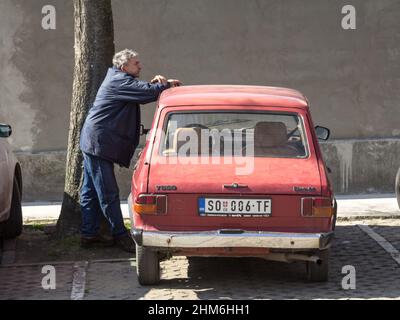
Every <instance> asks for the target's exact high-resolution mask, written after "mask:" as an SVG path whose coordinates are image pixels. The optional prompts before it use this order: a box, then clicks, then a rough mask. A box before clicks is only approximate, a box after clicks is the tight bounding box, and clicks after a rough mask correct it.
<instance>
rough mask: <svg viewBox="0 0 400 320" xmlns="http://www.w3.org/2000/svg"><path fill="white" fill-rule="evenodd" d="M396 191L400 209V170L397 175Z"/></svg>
mask: <svg viewBox="0 0 400 320" xmlns="http://www.w3.org/2000/svg"><path fill="white" fill-rule="evenodd" d="M394 188H395V191H396V197H397V204H398V206H399V208H400V168H399V170H397V174H396V181H395V185H394Z"/></svg>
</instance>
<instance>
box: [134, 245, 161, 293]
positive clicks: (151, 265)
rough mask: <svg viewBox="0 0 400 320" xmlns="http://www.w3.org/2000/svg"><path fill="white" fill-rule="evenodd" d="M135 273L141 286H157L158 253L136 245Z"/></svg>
mask: <svg viewBox="0 0 400 320" xmlns="http://www.w3.org/2000/svg"><path fill="white" fill-rule="evenodd" d="M136 263H137V266H136V273H137V276H138V281H139V283H140V284H141V285H144V286H146V285H152V284H157V283H158V282H159V281H160V259H159V257H158V252H157V251H153V250H151V249H149V248H147V247H144V246H139V245H137V244H136Z"/></svg>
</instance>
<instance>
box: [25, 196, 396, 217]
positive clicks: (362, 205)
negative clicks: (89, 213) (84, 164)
mask: <svg viewBox="0 0 400 320" xmlns="http://www.w3.org/2000/svg"><path fill="white" fill-rule="evenodd" d="M337 202H338V219H339V220H341V219H343V220H346V219H356V218H363V217H368V218H374V217H380V218H400V210H399V208H398V206H397V200H396V197H395V196H394V194H371V195H349V196H338V197H337ZM121 210H122V214H123V216H124V218H125V219H129V213H128V204H127V202H126V201H125V202H122V203H121ZM60 211H61V203H59V202H56V203H55V202H50V203H44V202H37V203H36V202H35V203H24V204H23V207H22V212H23V216H24V222H25V223H29V222H35V221H55V220H57V219H58V216H59V214H60Z"/></svg>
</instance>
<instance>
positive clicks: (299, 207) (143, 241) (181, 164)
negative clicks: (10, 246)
mask: <svg viewBox="0 0 400 320" xmlns="http://www.w3.org/2000/svg"><path fill="white" fill-rule="evenodd" d="M328 137H329V130H328V129H326V128H323V127H316V128H314V126H313V122H312V118H311V114H310V110H309V106H308V101H307V99H306V98H305V97H304V95H302V94H301V93H300V92H298V91H296V90H292V89H286V88H274V87H262V86H217V85H209V86H186V87H179V88H173V89H168V90H166V91H165V92H163V93H162V95H161V97H160V99H159V102H158V107H157V110H156V113H155V116H154V120H153V124H152V127H151V132H150V134H149V136H148V138H147V141H146V145H145V147H144V149H143V152H142V153H141V155H140V158H139V160H138V161H137V163H136V166H135V169H134V173H133V178H132V190H131V195H130V196H129V198H128V202H129V209H130V215H131V220H132V221H131V222H132V229H131V233H132V235H133V237H134V239H135V242H136V244H137V246H136V258H137V274H138V279H139V282H140V283H141V284H142V285H150V284H155V283H157V282H158V281H159V280H160V261H161V260H162V259H167V258H169V257H172V256H175V255H183V256H188V257H215V256H216V257H260V258H264V259H267V260H275V261H282V262H293V261H304V262H305V265H306V266H307V268H306V270H307V274H308V278H309V279H310V280H313V281H326V280H327V278H328V269H329V268H328V266H329V251H330V245H331V242H332V239H333V236H334V228H335V223H336V212H337V207H336V201H335V198H334V194H333V190H332V186H331V184H330V182H329V178H328V174H327V168H326V166H325V163H324V160H323V157H322V154H321V151H320V147H319V144H318V139H319V138H320V139H328Z"/></svg>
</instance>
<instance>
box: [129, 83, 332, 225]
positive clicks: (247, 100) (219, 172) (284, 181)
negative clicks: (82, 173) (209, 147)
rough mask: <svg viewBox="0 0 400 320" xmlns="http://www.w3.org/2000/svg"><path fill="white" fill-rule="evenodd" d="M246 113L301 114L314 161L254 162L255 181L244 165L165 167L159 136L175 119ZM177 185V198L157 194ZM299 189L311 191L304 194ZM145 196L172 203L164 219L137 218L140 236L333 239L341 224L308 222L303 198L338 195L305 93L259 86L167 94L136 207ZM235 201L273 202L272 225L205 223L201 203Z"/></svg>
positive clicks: (140, 173)
mask: <svg viewBox="0 0 400 320" xmlns="http://www.w3.org/2000/svg"><path fill="white" fill-rule="evenodd" d="M194 110H196V111H198V110H199V111H201V110H203V111H204V110H232V111H234V110H245V111H270V112H290V113H297V114H298V115H299V116H300V117H301V119H302V121H303V124H304V130H305V133H306V137H307V141H308V145H307V149H308V156H307V157H306V158H304V159H297V158H257V157H255V158H254V174H251V175H242V176H240V175H239V176H238V175H236V174H235V168H236V167H237V164H224V162H223V160H221V161H220V164H211V163H210V164H197V165H180V164H179V163H178V164H161V163H159V162H160V161H157V160H160V159H157V158H158V157H163V156H162V155H160V150H159V146H160V139H161V138H160V135H157V134H156V131H157V129H158V130H162V128H163V125H164V122H165V119H166V117H167V115H168V113H170V112H179V111H194ZM234 182H235V183H238V184H245V185H247V186H248V188H246V189H239V190H232V189H229V190H227V189H224V187H223V184H229V183H234ZM159 185H174V186H176V187H177V190H174V191H157V188H156V186H159ZM294 186H296V187H308V188H312V190H313V191H312V192H309V191H308V192H303V193H302V192H298V191H295V190H294ZM141 194H163V195H167V212H166V214H163V215H140V214H137V213H136V212H134V210H133V212H132V215H133V223H134V228H136V229H141V230H144V231H155V230H159V231H208V230H218V229H243V230H249V231H273V232H275V231H276V232H302V233H316V232H329V231H332V229H333V225H334V217H304V216H302V208H301V205H302V201H301V199H302V198H303V197H328V198H332V197H333V192H332V187H331V185H330V183H329V179H328V176H327V173H326V169H325V164H324V161H323V158H322V154H321V151H320V148H319V145H318V141H317V137H316V134H315V131H314V125H313V122H312V118H311V115H310V112H309V107H308V102H307V99H306V98H305V97H304V96H303V95H302V94H301V93H299V92H298V91H296V90H292V89H285V88H271V87H252V86H188V87H180V88H174V89H169V90H166V91H165V92H164V93H163V94H162V95H161V97H160V100H159V104H158V108H157V111H156V115H155V117H154V121H153V125H152V131H151V134H150V137H149V138H148V139H147V141H146V146H145V148H144V150H143V153H142V154H141V156H140V159H139V160H138V162H137V165H136V169H135V171H134V174H133V178H132V199H133V201H135V199H137V197H138V196H139V195H141ZM200 196H202V197H205V196H210V197H227V198H229V197H235V198H246V199H247V198H266V199H267V198H268V199H272V215H271V216H270V217H226V216H221V217H216V216H200V215H199V213H198V198H199V197H200Z"/></svg>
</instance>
